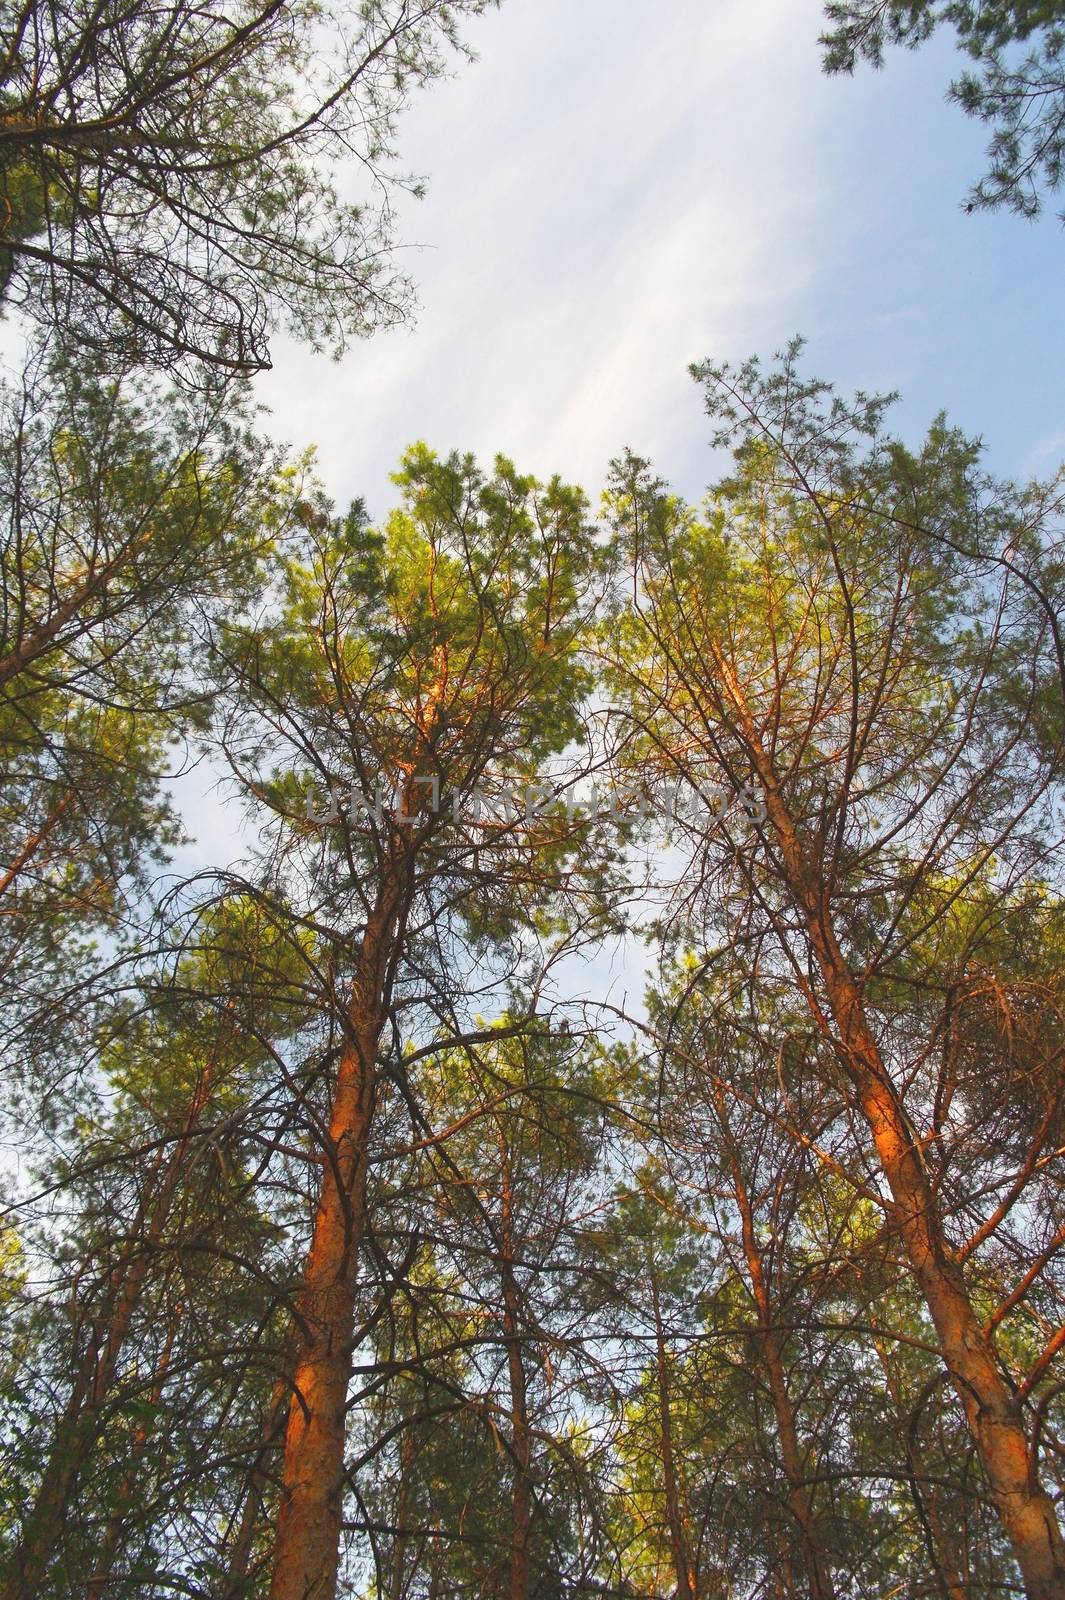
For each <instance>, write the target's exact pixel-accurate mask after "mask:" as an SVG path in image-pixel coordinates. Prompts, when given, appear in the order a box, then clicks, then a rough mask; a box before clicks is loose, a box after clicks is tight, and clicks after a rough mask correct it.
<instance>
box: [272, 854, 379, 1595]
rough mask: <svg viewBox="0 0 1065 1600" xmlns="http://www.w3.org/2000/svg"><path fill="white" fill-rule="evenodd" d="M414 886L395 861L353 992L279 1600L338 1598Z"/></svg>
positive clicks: (294, 1430) (311, 1286) (289, 1449)
mask: <svg viewBox="0 0 1065 1600" xmlns="http://www.w3.org/2000/svg"><path fill="white" fill-rule="evenodd" d="M409 877H410V873H409V869H406V870H404V871H402V872H401V871H399V870H397V868H396V867H395V864H394V863H393V864H392V866H391V867H390V868H389V870H387V871H386V872H385V873H384V874H383V880H382V884H381V888H380V890H379V892H378V896H377V901H376V904H375V906H374V910H373V913H372V914H371V916H370V919H369V921H368V922H367V925H366V930H365V933H364V935H363V939H362V945H361V948H360V953H359V960H358V964H357V968H356V975H355V980H354V983H353V986H352V997H351V1004H350V1007H349V1012H348V1023H349V1031H348V1038H347V1041H346V1043H345V1046H344V1050H343V1052H342V1054H341V1058H340V1063H339V1066H338V1068H337V1081H336V1088H335V1090H334V1093H333V1104H332V1109H331V1113H330V1120H329V1134H328V1139H327V1141H326V1148H325V1151H324V1156H325V1164H324V1170H323V1174H322V1189H321V1194H320V1196H319V1200H318V1207H317V1212H316V1215H315V1220H314V1229H313V1233H312V1238H311V1247H310V1253H309V1255H308V1258H307V1263H306V1267H305V1269H304V1279H303V1288H302V1290H301V1292H300V1295H299V1298H298V1300H297V1304H296V1322H297V1336H298V1338H299V1339H300V1341H301V1345H300V1348H299V1350H298V1353H297V1357H296V1362H295V1368H294V1373H293V1393H292V1400H291V1404H290V1406H289V1415H288V1425H287V1428H286V1432H285V1455H284V1463H283V1467H282V1473H281V1497H280V1503H279V1509H278V1519H277V1532H276V1536H275V1540H274V1567H273V1576H272V1580H271V1585H270V1600H334V1596H335V1595H336V1587H337V1566H338V1560H339V1551H340V1532H341V1513H342V1504H343V1498H344V1433H345V1418H346V1407H347V1398H348V1386H349V1384H350V1381H351V1368H352V1360H353V1351H352V1340H353V1337H354V1330H355V1291H356V1282H357V1274H358V1258H359V1249H360V1246H361V1244H362V1240H363V1235H364V1232H365V1227H366V1170H367V1169H366V1163H367V1140H368V1138H369V1134H370V1129H371V1124H372V1120H373V1109H374V1058H375V1055H376V1053H377V1043H378V1040H379V1038H380V1036H381V1030H382V1028H383V1027H384V1024H385V1019H386V1017H387V1015H388V994H389V988H390V983H391V973H392V967H393V961H394V955H395V950H396V941H397V933H398V930H399V929H400V927H401V924H402V921H403V919H404V916H405V910H406V896H407V894H408V893H409V889H408V881H409Z"/></svg>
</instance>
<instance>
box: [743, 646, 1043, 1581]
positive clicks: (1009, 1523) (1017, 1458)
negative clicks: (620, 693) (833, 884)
mask: <svg viewBox="0 0 1065 1600" xmlns="http://www.w3.org/2000/svg"><path fill="white" fill-rule="evenodd" d="M713 657H714V664H715V667H716V668H717V671H718V673H719V675H720V677H721V679H722V681H723V684H724V687H725V690H726V692H727V694H728V697H729V699H730V700H731V701H732V704H733V707H734V711H735V721H736V731H737V732H738V733H739V734H740V737H741V738H742V740H743V743H744V745H745V746H746V749H747V752H748V754H749V756H750V759H751V761H752V763H753V765H754V768H755V770H756V772H757V774H758V779H759V784H760V787H761V789H762V792H763V795H764V798H765V807H766V814H767V819H768V821H769V824H770V827H771V829H772V831H773V834H774V835H775V837H776V841H777V845H778V849H779V855H780V866H781V868H782V875H783V878H784V881H785V884H786V886H787V888H788V891H789V893H790V896H791V898H792V900H793V901H794V903H795V905H796V907H797V908H798V909H799V911H800V912H801V913H802V916H803V920H804V923H805V927H806V931H807V935H808V937H809V940H810V944H811V948H812V950H813V953H814V956H815V958H816V961H817V965H818V968H819V970H820V973H821V977H822V981H823V984H824V992H825V996H826V999H827V1005H828V1012H829V1018H828V1019H825V1020H829V1019H830V1020H831V1024H832V1028H833V1042H834V1044H835V1046H836V1050H837V1054H838V1056H839V1059H840V1063H841V1065H842V1067H843V1069H844V1072H845V1073H846V1075H847V1078H848V1079H849V1081H850V1083H851V1085H852V1087H853V1089H854V1092H855V1096H856V1100H857V1104H858V1107H859V1109H860V1110H861V1112H862V1114H863V1116H864V1118H865V1121H866V1124H867V1126H868V1128H869V1131H870V1133H871V1135H872V1139H873V1144H874V1147H875V1150H876V1153H877V1157H878V1159H879V1162H880V1166H881V1170H882V1171H883V1173H884V1176H885V1178H886V1179H887V1184H888V1189H889V1192H890V1195H891V1201H890V1207H889V1217H890V1220H891V1222H892V1224H893V1226H894V1228H895V1231H896V1233H897V1235H898V1237H899V1239H900V1240H901V1242H902V1244H903V1246H904V1248H905V1251H906V1255H907V1257H908V1259H909V1262H910V1266H911V1268H912V1270H913V1273H914V1276H915V1278H916V1279H917V1282H918V1284H919V1285H920V1288H921V1292H922V1294H923V1296H924V1300H925V1304H926V1305H927V1307H928V1311H929V1314H930V1316H931V1318H932V1322H933V1324H934V1326H935V1329H936V1333H937V1335H938V1338H939V1343H940V1349H941V1351H942V1354H943V1360H944V1362H945V1364H946V1367H947V1370H948V1372H949V1373H950V1378H951V1382H952V1383H953V1385H954V1388H955V1391H956V1392H957V1395H958V1398H959V1400H960V1402H961V1405H962V1409H963V1411H964V1414H965V1418H966V1422H967V1424H968V1427H969V1431H970V1433H971V1434H972V1437H973V1440H974V1442H975V1444H976V1448H977V1452H978V1454H979V1456H980V1461H981V1464H982V1466H983V1469H984V1472H985V1474H986V1477H987V1481H988V1483H989V1485H990V1487H991V1492H992V1494H993V1496H994V1500H995V1504H996V1505H997V1507H998V1511H999V1515H1000V1517H1001V1519H1002V1525H1003V1528H1004V1530H1005V1532H1006V1536H1007V1538H1008V1539H1009V1541H1010V1544H1011V1546H1012V1548H1013V1553H1014V1555H1015V1557H1016V1560H1017V1565H1018V1567H1019V1568H1020V1570H1021V1574H1022V1577H1023V1579H1024V1586H1025V1593H1026V1594H1027V1596H1028V1600H1065V1540H1063V1538H1062V1534H1061V1529H1060V1527H1059V1525H1058V1520H1057V1516H1056V1514H1055V1511H1054V1506H1053V1503H1052V1501H1051V1500H1050V1497H1049V1496H1048V1495H1047V1494H1046V1492H1045V1491H1044V1489H1043V1488H1042V1486H1041V1484H1040V1483H1039V1479H1038V1476H1037V1473H1036V1468H1035V1463H1034V1461H1033V1460H1032V1458H1031V1456H1030V1455H1029V1451H1028V1440H1027V1437H1026V1434H1025V1428H1024V1421H1023V1416H1022V1413H1021V1407H1020V1404H1019V1402H1018V1399H1017V1396H1016V1394H1015V1393H1014V1391H1013V1390H1012V1389H1011V1388H1010V1386H1009V1385H1008V1383H1007V1382H1006V1380H1005V1378H1004V1376H1003V1373H1002V1370H1001V1368H1000V1367H999V1364H998V1361H997V1359H996V1356H995V1349H994V1344H993V1342H992V1340H991V1338H990V1337H989V1336H988V1334H986V1333H985V1332H984V1329H983V1326H982V1324H981V1322H980V1320H979V1318H978V1317H977V1315H976V1313H975V1311H974V1309H973V1305H972V1302H971V1300H970V1299H969V1293H968V1289H967V1287H966V1284H965V1279H964V1275H963V1273H962V1271H961V1268H960V1266H959V1265H958V1263H957V1261H956V1260H955V1259H954V1257H953V1255H952V1253H951V1249H950V1246H949V1243H948V1242H947V1239H946V1236H945V1231H944V1229H943V1225H942V1219H941V1218H940V1216H939V1215H938V1211H937V1207H936V1202H935V1199H934V1196H933V1194H932V1189H931V1185H930V1184H929V1181H928V1175H927V1172H926V1169H925V1163H924V1156H923V1153H922V1150H921V1147H920V1144H919V1142H918V1139H917V1137H916V1135H915V1133H914V1130H913V1129H912V1127H911V1126H910V1123H909V1120H908V1118H907V1116H906V1113H905V1110H904V1108H903V1106H902V1103H901V1101H900V1099H899V1097H898V1094H897V1093H896V1090H895V1086H894V1084H893V1082H892V1080H891V1076H890V1074H889V1073H888V1071H887V1069H886V1067H885V1066H884V1063H883V1060H882V1058H881V1055H880V1051H879V1047H878V1046H877V1043H876V1040H875V1038H874V1037H873V1033H872V1030H871V1029H870V1027H869V1023H868V1020H867V1018H866V1015H865V1008H864V1005H863V1001H862V996H861V992H860V990H859V987H858V985H857V983H856V981H855V979H854V976H853V974H852V973H851V972H850V970H849V967H848V965H847V962H846V959H845V958H844V956H843V953H842V951H841V949H840V946H839V942H838V940H837V937H836V932H835V927H834V924H833V918H832V912H831V907H830V905H829V901H828V896H827V894H825V893H824V891H823V888H822V886H821V884H820V882H819V878H818V874H817V872H816V871H815V870H814V869H813V868H812V866H811V863H810V861H809V860H808V858H807V853H806V851H805V849H804V847H803V843H802V840H801V839H800V836H799V832H798V829H797V828H796V826H795V823H794V820H793V818H792V816H791V814H790V812H789V810H788V807H787V805H786V803H785V801H784V798H783V795H782V794H781V790H780V786H779V784H778V782H777V777H776V772H775V770H774V767H773V762H772V757H771V755H770V754H769V753H768V752H767V751H766V749H765V747H764V745H763V743H762V740H761V737H760V735H759V733H758V730H757V728H756V727H755V725H754V721H753V718H752V717H751V715H750V712H749V710H748V708H747V705H746V702H745V699H744V696H743V692H742V689H741V687H740V685H739V684H738V682H737V680H736V676H735V674H734V672H733V671H732V670H731V668H730V667H729V665H728V663H727V662H726V661H725V659H724V657H723V655H722V654H721V652H720V650H719V649H717V648H714V650H713Z"/></svg>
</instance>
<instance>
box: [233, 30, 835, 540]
mask: <svg viewBox="0 0 1065 1600" xmlns="http://www.w3.org/2000/svg"><path fill="white" fill-rule="evenodd" d="M818 15H819V11H818V7H817V5H816V4H804V5H800V6H796V5H795V4H794V3H793V0H792V3H788V0H759V3H756V4H747V3H739V0H733V3H719V4H717V5H715V6H713V7H709V6H707V5H706V3H705V0H681V3H679V4H675V5H672V6H670V7H668V8H663V7H661V6H657V5H652V4H650V3H648V0H583V3H582V4H581V5H580V6H579V7H578V6H577V5H575V4H574V3H573V0H506V3H505V4H504V6H503V8H502V10H501V11H500V12H499V13H498V15H493V16H491V17H490V18H488V19H486V20H484V21H483V22H481V23H479V24H478V25H477V26H476V27H475V29H474V30H473V40H474V43H475V44H476V45H477V46H478V47H479V49H480V51H481V60H480V61H479V62H478V63H477V64H476V65H475V66H473V67H472V68H466V69H463V71H462V72H461V74H460V75H459V76H458V77H457V78H456V79H455V80H454V81H452V82H450V83H449V84H447V85H446V86H445V87H443V88H440V89H437V90H435V91H434V92H433V93H432V94H430V95H428V96H426V97H424V98H423V99H422V100H421V101H420V102H419V103H418V104H417V106H416V107H415V108H414V112H413V114H412V116H411V117H410V118H409V120H408V122H407V124H406V125H405V130H404V139H403V150H404V157H405V161H406V164H407V165H408V166H409V167H410V168H412V169H413V170H417V171H422V170H426V171H428V172H429V174H430V190H429V198H428V200H427V201H426V202H424V203H423V204H422V205H420V206H416V207H415V206H408V207H407V208H406V209H405V212H404V225H405V234H406V237H407V238H414V239H419V240H423V241H428V242H430V243H431V249H426V250H422V251H419V252H417V253H416V254H415V255H414V256H413V259H412V270H413V272H414V275H415V277H416V278H417V280H418V282H419V286H420V291H421V300H422V307H421V312H420V317H419V323H418V328H417V331H416V333H415V334H414V335H411V334H409V333H406V332H400V333H395V334H390V335H388V336H385V337H378V338H377V339H376V340H374V341H373V342H372V343H370V344H368V345H366V346H363V347H360V348H356V349H354V350H353V351H352V352H351V353H350V355H349V356H348V357H347V358H346V359H345V360H344V361H343V362H342V363H341V364H339V365H334V364H332V363H329V362H327V361H325V360H324V359H318V358H315V357H313V356H310V355H308V354H307V353H306V352H304V351H302V350H298V349H296V348H294V347H293V346H292V345H291V344H284V345H282V346H280V347H279V348H278V351H277V365H276V367H275V370H274V372H273V373H272V374H270V375H268V376H267V377H266V378H264V379H263V380H262V383H261V394H262V397H263V398H264V399H265V400H266V401H267V402H268V403H269V404H270V405H271V407H272V408H273V411H274V423H273V426H274V427H275V429H276V430H277V431H278V432H279V433H281V434H282V435H283V436H285V437H287V438H290V439H291V440H293V442H297V443H301V444H302V443H304V442H306V441H307V440H314V441H315V442H317V443H318V444H319V446H320V448H321V458H322V463H323V468H324V470H325V474H326V478H327V482H328V484H329V486H330V488H331V490H332V492H334V493H335V494H336V495H337V498H338V499H341V500H342V499H344V498H346V497H348V496H350V495H351V494H355V493H366V494H367V495H368V497H369V499H370V503H371V509H372V510H373V511H374V512H375V513H376V512H379V511H381V510H383V509H384V504H385V502H386V500H387V496H388V487H387V483H386V475H387V472H388V471H389V470H390V469H391V467H392V465H393V464H394V462H395V460H396V458H397V456H398V454H399V452H400V450H401V449H402V447H403V446H404V445H405V444H407V443H408V442H409V441H410V440H411V439H412V438H415V437H424V438H426V439H427V440H428V441H429V442H430V443H431V444H433V445H434V446H436V447H439V448H441V449H447V448H450V447H452V446H458V447H460V448H463V449H466V448H470V449H474V450H476V451H477V452H478V454H479V455H481V456H484V457H486V458H490V457H491V455H492V454H493V453H494V452H495V451H496V450H499V449H501V450H504V451H506V452H507V453H508V454H510V455H512V456H513V457H514V458H515V459H516V461H517V463H518V465H519V466H520V467H522V468H523V469H525V470H534V471H537V472H541V473H547V472H550V471H553V470H559V471H562V472H563V473H565V474H566V475H568V476H571V477H576V478H578V479H580V480H582V481H585V482H586V483H587V484H588V486H589V487H590V488H592V489H593V490H594V489H595V488H596V487H597V486H598V484H599V483H600V482H601V481H602V476H603V472H604V468H605V466H606V463H607V461H608V460H609V458H610V456H611V455H613V454H615V453H616V452H617V451H618V450H619V449H620V448H621V447H622V446H623V445H625V444H626V443H629V444H632V445H633V446H635V447H637V448H641V449H650V450H652V451H653V452H654V453H655V454H656V456H658V457H659V458H660V459H661V460H662V465H663V467H667V468H668V465H669V461H668V460H667V459H666V458H667V457H669V458H674V459H675V458H677V457H678V456H679V457H684V456H686V455H687V454H688V453H689V452H690V450H691V447H692V444H693V443H694V441H695V440H696V439H698V438H700V437H701V436H702V433H703V432H704V431H705V430H704V428H703V426H702V423H701V418H700V413H699V403H698V396H697V395H696V394H695V393H694V392H693V390H692V387H691V383H690V380H689V379H688V377H687V375H686V365H687V363H688V362H689V361H690V360H692V359H697V358H699V357H701V356H702V355H704V354H706V353H707V352H708V350H710V349H711V348H714V349H717V350H720V349H722V348H724V349H726V350H729V351H734V352H738V351H742V350H745V349H746V348H747V346H748V344H749V342H750V340H751V338H752V336H753V335H754V334H755V333H756V332H761V331H762V326H763V324H764V322H765V320H766V317H767V315H769V316H771V319H772V322H773V333H772V334H771V335H770V337H772V338H776V337H779V336H782V335H781V334H780V333H778V329H782V331H783V334H786V333H787V332H789V331H790V328H791V324H790V323H789V322H788V320H787V311H788V305H789V301H792V300H793V298H794V296H795V295H797V294H801V293H802V292H803V291H804V290H805V288H806V286H807V285H808V283H809V281H810V279H811V277H812V275H813V273H814V271H815V269H816V266H817V261H818V258H819V256H821V257H823V255H824V253H825V250H826V242H825V241H826V237H827V232H828V228H827V216H826V208H827V201H826V194H825V185H824V182H823V180H819V179H818V178H817V177H816V176H814V175H815V174H816V173H817V172H818V171H819V169H820V168H821V167H823V160H822V159H821V155H822V152H821V149H820V147H821V145H822V144H823V141H824V133H823V127H824V122H825V110H824V108H825V102H826V98H827V97H829V96H830V95H831V89H830V88H829V89H826V88H825V86H824V83H823V80H822V79H821V78H820V76H819V64H818V58H817V47H816V35H817V28H818ZM782 319H783V320H782Z"/></svg>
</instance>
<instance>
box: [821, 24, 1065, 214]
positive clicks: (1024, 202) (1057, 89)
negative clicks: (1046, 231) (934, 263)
mask: <svg viewBox="0 0 1065 1600" xmlns="http://www.w3.org/2000/svg"><path fill="white" fill-rule="evenodd" d="M825 15H826V17H827V19H828V21H829V23H830V24H831V26H830V28H829V30H828V31H827V32H826V33H824V34H823V35H822V37H821V43H822V45H823V46H824V50H825V57H824V59H825V70H826V71H827V72H853V71H854V68H855V66H856V64H857V62H858V61H859V60H860V59H864V60H866V61H869V62H871V63H872V65H873V66H875V67H880V66H882V65H883V62H884V52H885V49H886V48H887V47H889V46H893V45H905V46H907V47H908V48H909V49H911V50H913V49H917V48H918V47H919V46H920V45H922V44H924V43H925V41H926V40H927V39H929V38H930V37H931V35H932V34H933V33H934V32H935V30H936V29H937V28H940V27H942V26H944V25H946V26H949V27H952V28H953V29H954V30H955V33H956V36H957V43H958V48H959V50H961V51H962V52H963V53H964V54H965V55H966V56H968V57H969V58H970V59H971V60H972V61H973V62H974V63H975V68H974V70H973V71H969V72H964V73H963V74H962V75H961V77H959V78H957V79H955V81H954V82H953V83H952V84H951V85H950V91H949V93H950V98H951V99H952V100H953V101H955V102H956V103H957V104H958V105H960V106H961V107H962V109H963V110H965V111H967V112H968V113H969V115H970V116H974V117H978V118H979V119H980V120H981V121H982V122H985V123H987V124H988V125H989V126H990V128H991V141H990V144H989V146H988V170H987V174H986V176H985V177H983V178H982V179H981V180H980V182H979V183H977V184H976V186H975V187H974V188H973V190H972V191H971V194H970V197H969V200H968V203H967V205H966V210H967V211H973V210H975V209H976V208H977V207H980V208H994V207H998V206H1006V207H1008V208H1009V210H1011V211H1015V212H1018V213H1019V214H1020V215H1021V216H1023V217H1035V216H1038V215H1039V212H1040V211H1041V209H1042V206H1043V197H1044V195H1045V194H1053V193H1054V192H1055V191H1056V190H1057V189H1059V188H1060V187H1061V182H1062V162H1063V158H1065V131H1063V116H1062V111H1063V107H1065V27H1063V23H1065V5H1062V3H1061V0H990V3H988V0H976V3H974V0H941V3H937V0H830V3H829V4H827V5H826V6H825Z"/></svg>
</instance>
